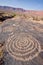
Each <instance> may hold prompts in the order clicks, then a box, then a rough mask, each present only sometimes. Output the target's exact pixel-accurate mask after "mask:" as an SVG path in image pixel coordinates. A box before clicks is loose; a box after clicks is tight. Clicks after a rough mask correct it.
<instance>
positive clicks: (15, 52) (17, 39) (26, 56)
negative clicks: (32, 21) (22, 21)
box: [6, 32, 41, 61]
mask: <svg viewBox="0 0 43 65" xmlns="http://www.w3.org/2000/svg"><path fill="white" fill-rule="evenodd" d="M6 49H7V51H8V53H9V54H10V55H11V56H12V57H13V58H14V59H16V60H20V61H29V60H32V59H33V58H35V57H37V56H38V55H39V53H40V51H41V47H40V44H39V42H38V41H37V40H36V39H35V38H34V37H33V36H32V35H29V34H28V33H25V32H24V33H22V32H21V33H16V34H13V35H11V36H10V37H9V38H8V40H7V43H6Z"/></svg>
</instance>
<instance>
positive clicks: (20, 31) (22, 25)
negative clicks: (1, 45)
mask: <svg viewBox="0 0 43 65" xmlns="http://www.w3.org/2000/svg"><path fill="white" fill-rule="evenodd" d="M0 28H1V31H2V32H0V41H1V40H4V41H5V48H6V49H5V55H4V56H5V57H4V61H5V65H43V24H38V23H33V22H30V21H25V20H20V21H15V20H10V19H9V20H6V21H4V22H3V24H2V26H1V27H0ZM39 60H40V62H39Z"/></svg>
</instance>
